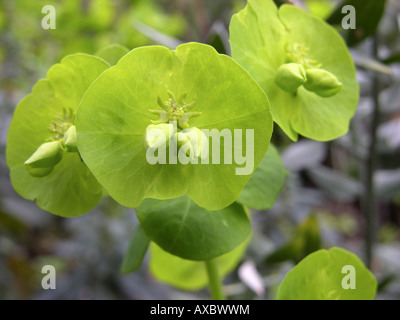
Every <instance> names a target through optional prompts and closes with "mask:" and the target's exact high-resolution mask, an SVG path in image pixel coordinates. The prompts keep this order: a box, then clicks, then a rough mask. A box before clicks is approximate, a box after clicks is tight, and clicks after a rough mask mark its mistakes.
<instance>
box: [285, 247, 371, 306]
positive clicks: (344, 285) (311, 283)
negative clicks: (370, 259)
mask: <svg viewBox="0 0 400 320" xmlns="http://www.w3.org/2000/svg"><path fill="white" fill-rule="evenodd" d="M376 289H377V282H376V279H375V277H374V275H373V274H372V273H371V272H370V271H369V270H368V269H367V268H366V267H365V266H364V264H363V263H362V262H361V260H360V259H359V258H358V257H357V256H356V255H355V254H353V253H351V252H349V251H346V250H344V249H341V248H331V249H329V250H318V251H315V252H313V253H312V254H310V255H308V256H307V257H306V258H304V259H303V260H302V261H300V263H299V264H298V265H296V266H295V267H294V268H293V269H292V270H291V271H289V273H288V274H287V275H286V277H285V279H284V280H283V282H282V283H281V285H280V287H279V290H278V299H279V300H372V299H373V298H374V297H375V294H376Z"/></svg>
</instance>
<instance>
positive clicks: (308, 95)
mask: <svg viewBox="0 0 400 320" xmlns="http://www.w3.org/2000/svg"><path fill="white" fill-rule="evenodd" d="M230 44H231V48H232V57H233V59H235V60H236V61H237V62H239V63H240V64H241V65H242V66H243V67H244V68H245V69H246V70H247V71H248V72H249V73H250V74H251V75H252V76H253V78H254V79H255V80H256V81H257V82H258V83H259V84H260V86H261V87H262V88H263V90H264V91H265V92H266V93H267V95H268V98H269V99H270V103H271V113H272V116H273V118H274V121H275V122H276V123H277V124H278V125H279V126H280V127H281V128H282V130H283V131H284V132H285V133H286V134H287V135H288V136H289V137H290V138H291V139H292V140H294V141H296V140H297V139H298V135H299V134H300V135H303V136H305V137H307V138H311V139H314V140H319V141H328V140H332V139H335V138H338V137H340V136H342V135H344V134H345V133H346V132H347V131H348V128H349V122H350V119H351V118H352V116H353V115H354V112H355V110H356V108H357V103H358V98H359V87H358V84H357V81H356V69H355V66H354V63H353V61H352V58H351V56H350V53H349V51H348V49H347V47H346V45H345V43H344V41H343V39H342V38H341V37H340V35H339V34H338V33H337V31H336V30H335V29H334V28H332V27H331V26H329V25H328V24H327V23H325V22H324V21H322V20H321V19H319V18H316V17H314V16H312V15H310V14H308V13H306V12H305V11H303V10H302V9H300V8H298V7H296V6H294V5H287V4H285V5H282V6H281V7H280V8H279V10H278V8H277V7H276V5H275V4H274V1H273V0H248V2H247V6H246V8H245V9H244V10H242V11H241V12H239V13H238V14H236V15H234V17H233V18H232V21H231V24H230ZM286 63H299V64H301V65H303V67H304V68H305V69H306V71H307V69H309V68H319V69H321V70H326V71H328V72H330V73H331V74H332V75H334V76H335V77H336V78H337V80H338V81H339V82H340V83H342V84H343V86H342V87H341V88H340V90H339V91H338V92H335V94H334V95H331V96H330V94H325V96H324V97H322V96H320V95H318V94H316V93H315V92H312V91H309V90H307V89H306V88H305V87H304V86H300V87H299V88H298V90H297V92H294V93H293V92H287V91H285V90H283V89H282V88H281V87H279V86H278V85H277V84H276V83H275V78H276V75H277V72H278V70H279V68H280V67H281V66H282V65H284V64H286ZM319 92H320V91H319ZM324 93H326V92H323V93H322V94H323V95H324ZM331 93H332V92H331Z"/></svg>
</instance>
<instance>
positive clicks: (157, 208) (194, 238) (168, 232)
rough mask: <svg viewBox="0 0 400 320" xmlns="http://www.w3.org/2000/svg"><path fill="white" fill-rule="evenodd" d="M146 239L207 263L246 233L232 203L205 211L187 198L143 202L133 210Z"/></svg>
mask: <svg viewBox="0 0 400 320" xmlns="http://www.w3.org/2000/svg"><path fill="white" fill-rule="evenodd" d="M136 214H137V217H138V219H139V221H140V224H141V226H142V228H143V230H144V231H145V232H146V234H147V236H148V237H149V238H150V239H151V240H152V241H154V242H155V243H157V244H158V245H159V246H160V247H161V248H163V249H164V250H165V251H168V252H170V253H172V254H174V255H176V256H179V257H181V258H184V259H190V260H209V259H212V258H215V257H217V256H219V255H221V254H224V253H226V252H228V251H231V250H232V249H233V248H235V247H236V246H237V245H239V244H240V243H241V242H243V241H244V240H245V239H246V238H247V236H248V235H249V233H250V223H249V220H248V217H247V215H246V212H245V211H244V209H243V207H242V206H241V205H240V204H238V203H234V204H232V205H230V206H229V207H227V208H224V209H221V210H218V211H207V210H206V209H203V208H201V207H199V206H198V205H196V204H195V203H194V202H193V201H192V200H190V198H189V197H188V196H182V197H179V198H176V199H171V200H164V201H161V200H155V199H146V200H145V201H143V203H142V205H141V206H140V207H138V208H137V209H136Z"/></svg>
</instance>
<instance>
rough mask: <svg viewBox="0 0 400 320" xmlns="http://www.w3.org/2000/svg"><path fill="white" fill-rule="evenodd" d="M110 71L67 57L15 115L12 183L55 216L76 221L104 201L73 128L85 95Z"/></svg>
mask: <svg viewBox="0 0 400 320" xmlns="http://www.w3.org/2000/svg"><path fill="white" fill-rule="evenodd" d="M108 67H109V65H108V64H107V63H106V62H104V61H103V60H102V59H100V58H97V57H94V56H90V55H86V54H75V55H70V56H67V57H65V58H64V59H63V60H62V61H61V62H60V63H59V64H56V65H54V66H52V67H51V68H50V70H49V71H48V73H47V79H45V80H44V79H42V80H39V81H38V82H37V83H36V85H35V86H34V87H33V90H32V93H31V94H29V95H28V96H26V97H25V98H24V99H23V100H22V101H21V102H20V103H19V104H18V106H17V108H16V110H15V112H14V116H13V119H12V121H11V125H10V129H9V131H8V136H7V150H6V155H7V165H8V167H9V168H10V177H11V183H12V185H13V187H14V189H15V190H16V191H17V192H18V193H19V194H20V195H21V196H22V197H24V198H26V199H29V200H36V203H37V204H38V206H39V207H41V208H42V209H44V210H47V211H49V212H51V213H54V214H57V215H60V216H64V217H72V216H77V215H80V214H83V213H85V212H87V211H89V210H91V209H92V208H93V207H94V206H95V205H96V204H97V203H98V201H99V200H100V198H101V196H102V187H101V186H100V184H99V183H98V182H97V180H96V179H95V177H94V176H93V175H92V174H91V172H90V171H89V169H88V168H87V166H86V165H85V163H84V162H83V161H82V159H81V158H80V156H79V154H78V153H77V152H76V151H77V149H76V132H75V130H74V129H75V127H74V125H73V124H74V121H75V113H76V110H77V109H78V105H79V103H80V100H81V98H82V96H83V95H84V93H85V92H86V90H87V88H88V87H89V85H90V84H91V83H92V82H93V80H95V79H96V78H97V77H98V75H99V74H100V73H102V72H103V71H104V70H105V69H107V68H108ZM66 151H68V152H66ZM71 151H73V152H71Z"/></svg>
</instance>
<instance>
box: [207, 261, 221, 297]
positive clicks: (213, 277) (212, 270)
mask: <svg viewBox="0 0 400 320" xmlns="http://www.w3.org/2000/svg"><path fill="white" fill-rule="evenodd" d="M205 264H206V269H207V274H208V282H209V284H210V291H211V297H212V298H213V299H214V300H225V296H224V294H223V292H222V283H221V279H220V276H219V274H218V266H217V262H216V261H215V259H211V260H207V261H205Z"/></svg>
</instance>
